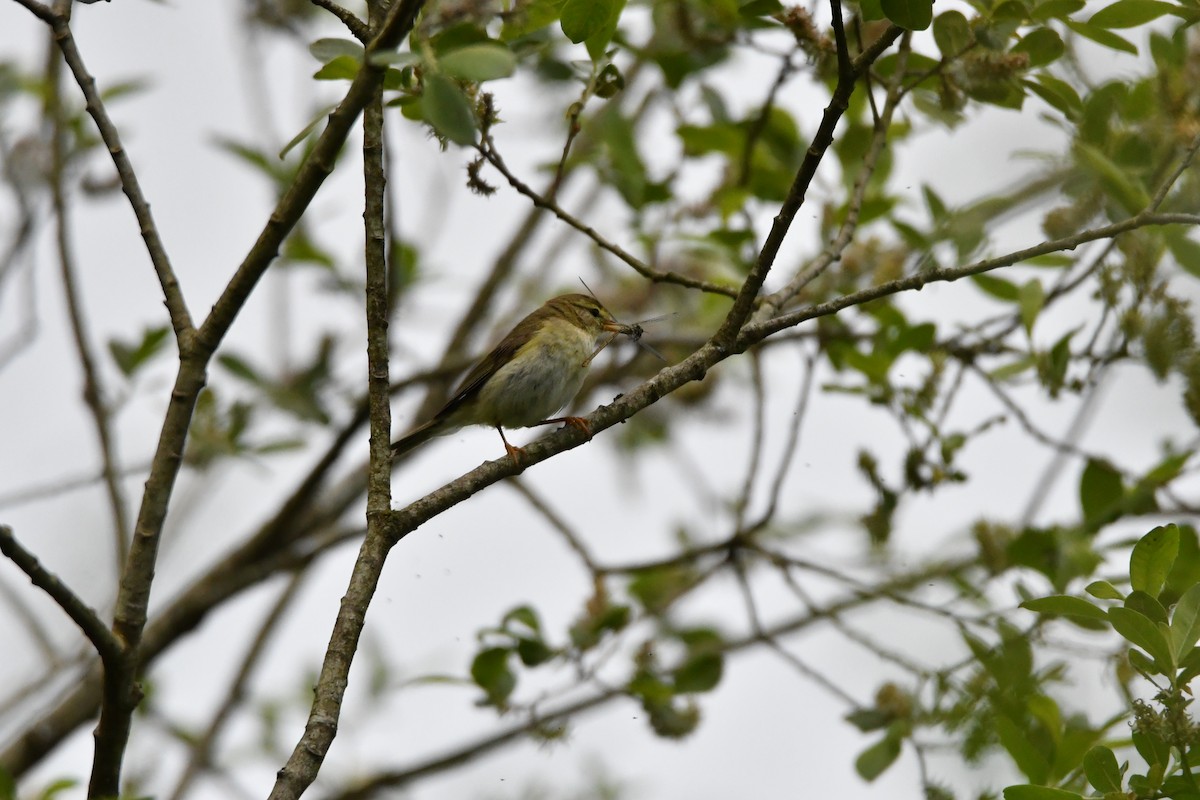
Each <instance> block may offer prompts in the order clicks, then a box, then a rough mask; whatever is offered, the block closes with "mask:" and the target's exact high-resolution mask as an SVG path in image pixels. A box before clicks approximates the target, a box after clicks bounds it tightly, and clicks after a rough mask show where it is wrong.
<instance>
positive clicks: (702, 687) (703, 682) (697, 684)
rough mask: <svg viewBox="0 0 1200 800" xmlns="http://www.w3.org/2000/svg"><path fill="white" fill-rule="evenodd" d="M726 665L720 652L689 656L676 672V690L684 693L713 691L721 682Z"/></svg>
mask: <svg viewBox="0 0 1200 800" xmlns="http://www.w3.org/2000/svg"><path fill="white" fill-rule="evenodd" d="M724 666H725V660H724V658H723V657H722V656H721V654H720V653H700V654H698V655H695V656H693V657H691V658H688V659H687V660H686V661H684V662H683V664H681V665H680V666H679V667H678V668H677V669H676V670H675V672H674V676H673V677H674V680H675V691H677V692H681V693H684V694H688V693H693V692H709V691H712V690H713V689H715V688H716V686H717V684H718V683H720V682H721V674H722V672H723V670H724Z"/></svg>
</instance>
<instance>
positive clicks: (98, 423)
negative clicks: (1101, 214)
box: [46, 57, 129, 574]
mask: <svg viewBox="0 0 1200 800" xmlns="http://www.w3.org/2000/svg"><path fill="white" fill-rule="evenodd" d="M61 64H62V61H60V60H59V59H58V58H56V57H52V58H51V59H50V62H49V65H48V68H47V76H46V83H47V85H48V86H49V97H48V101H47V105H48V111H49V113H50V115H51V117H52V119H53V122H54V130H53V134H52V141H51V150H52V154H53V155H52V159H51V170H50V178H51V180H50V192H51V197H52V198H53V204H54V220H55V242H56V245H57V247H58V265H59V270H60V273H61V275H62V283H63V294H64V296H65V298H66V301H67V319H68V320H69V321H70V324H71V335H72V339H73V341H74V343H75V354H76V356H77V357H78V358H79V366H80V369H81V370H82V371H83V403H84V405H85V406H86V407H87V409H88V412H89V413H90V415H91V418H92V427H93V429H94V430H95V433H96V441H97V443H98V444H99V446H100V461H101V464H102V465H103V466H102V467H101V475H102V476H103V479H104V487H105V489H106V490H107V492H108V505H109V511H110V512H111V514H112V525H113V544H114V548H113V550H114V553H115V561H116V572H117V573H118V574H119V572H120V570H121V567H122V566H123V565H124V563H125V557H126V555H127V554H128V552H129V539H128V536H129V519H128V513H127V510H126V507H125V492H124V491H123V490H122V489H121V483H120V475H121V466H120V464H119V463H118V462H117V455H116V445H115V444H114V442H113V430H112V419H111V415H110V413H109V409H108V405H107V403H106V402H105V399H104V389H103V387H102V386H101V384H100V371H99V370H98V369H97V368H96V357H95V356H94V355H93V353H92V345H91V342H90V341H89V337H88V332H87V323H86V322H85V321H84V318H83V301H82V298H81V297H80V296H79V287H78V285H77V283H76V280H75V273H76V266H75V258H74V254H73V253H72V252H71V235H70V216H69V213H68V209H67V196H66V186H65V183H66V179H67V176H66V161H67V154H66V152H65V147H66V142H65V141H64V137H65V136H66V132H65V130H64V129H63V108H62V96H61V88H62V87H61V81H60V80H59V73H60V72H61V66H60V65H61Z"/></svg>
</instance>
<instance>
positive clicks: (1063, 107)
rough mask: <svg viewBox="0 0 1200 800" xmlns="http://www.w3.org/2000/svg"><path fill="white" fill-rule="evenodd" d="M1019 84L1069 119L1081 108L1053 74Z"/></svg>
mask: <svg viewBox="0 0 1200 800" xmlns="http://www.w3.org/2000/svg"><path fill="white" fill-rule="evenodd" d="M1021 85H1022V86H1024V87H1026V88H1028V89H1030V90H1031V91H1033V93H1034V94H1036V95H1037V96H1038V97H1040V98H1042V99H1043V100H1045V101H1046V102H1047V103H1048V104H1050V105H1051V106H1052V107H1054V108H1056V109H1058V110H1059V111H1061V112H1062V114H1063V116H1064V117H1066V118H1067V119H1069V120H1074V119H1076V118H1077V117H1078V116H1079V113H1080V112H1081V111H1082V110H1083V101H1082V100H1081V99H1080V98H1079V93H1078V92H1076V91H1075V87H1073V86H1072V85H1071V84H1069V83H1067V82H1066V81H1064V80H1060V79H1058V78H1056V77H1054V76H1053V75H1049V74H1047V73H1045V72H1040V73H1038V74H1037V75H1036V76H1035V77H1034V79H1033V80H1032V81H1029V80H1023V81H1021ZM1071 263H1074V262H1071Z"/></svg>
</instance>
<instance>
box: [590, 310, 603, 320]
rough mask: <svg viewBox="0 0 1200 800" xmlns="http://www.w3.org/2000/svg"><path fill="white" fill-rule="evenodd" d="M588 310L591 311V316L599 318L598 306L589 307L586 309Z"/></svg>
mask: <svg viewBox="0 0 1200 800" xmlns="http://www.w3.org/2000/svg"><path fill="white" fill-rule="evenodd" d="M588 311H590V312H591V314H592V316H593V317H596V318H597V319H599V318H600V309H598V308H589V309H588Z"/></svg>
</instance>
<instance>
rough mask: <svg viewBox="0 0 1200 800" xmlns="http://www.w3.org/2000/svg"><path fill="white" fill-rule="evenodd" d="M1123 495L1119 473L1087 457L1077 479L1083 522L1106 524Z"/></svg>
mask: <svg viewBox="0 0 1200 800" xmlns="http://www.w3.org/2000/svg"><path fill="white" fill-rule="evenodd" d="M1124 496H1125V486H1124V484H1123V483H1122V481H1121V473H1119V472H1117V471H1116V470H1115V469H1113V467H1112V465H1111V464H1108V463H1107V462H1104V461H1099V460H1097V459H1094V458H1093V459H1088V462H1087V465H1086V466H1085V467H1084V468H1083V475H1082V476H1081V477H1080V479H1079V504H1080V507H1081V508H1082V509H1083V519H1084V522H1085V523H1086V524H1087V525H1088V526H1089V527H1092V528H1098V527H1101V526H1103V525H1106V524H1108V523H1109V522H1111V521H1112V520H1113V519H1115V518H1116V516H1117V510H1118V509H1119V508H1120V506H1121V500H1122V499H1123V498H1124ZM1164 574H1165V573H1164ZM1135 588H1136V587H1135Z"/></svg>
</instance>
